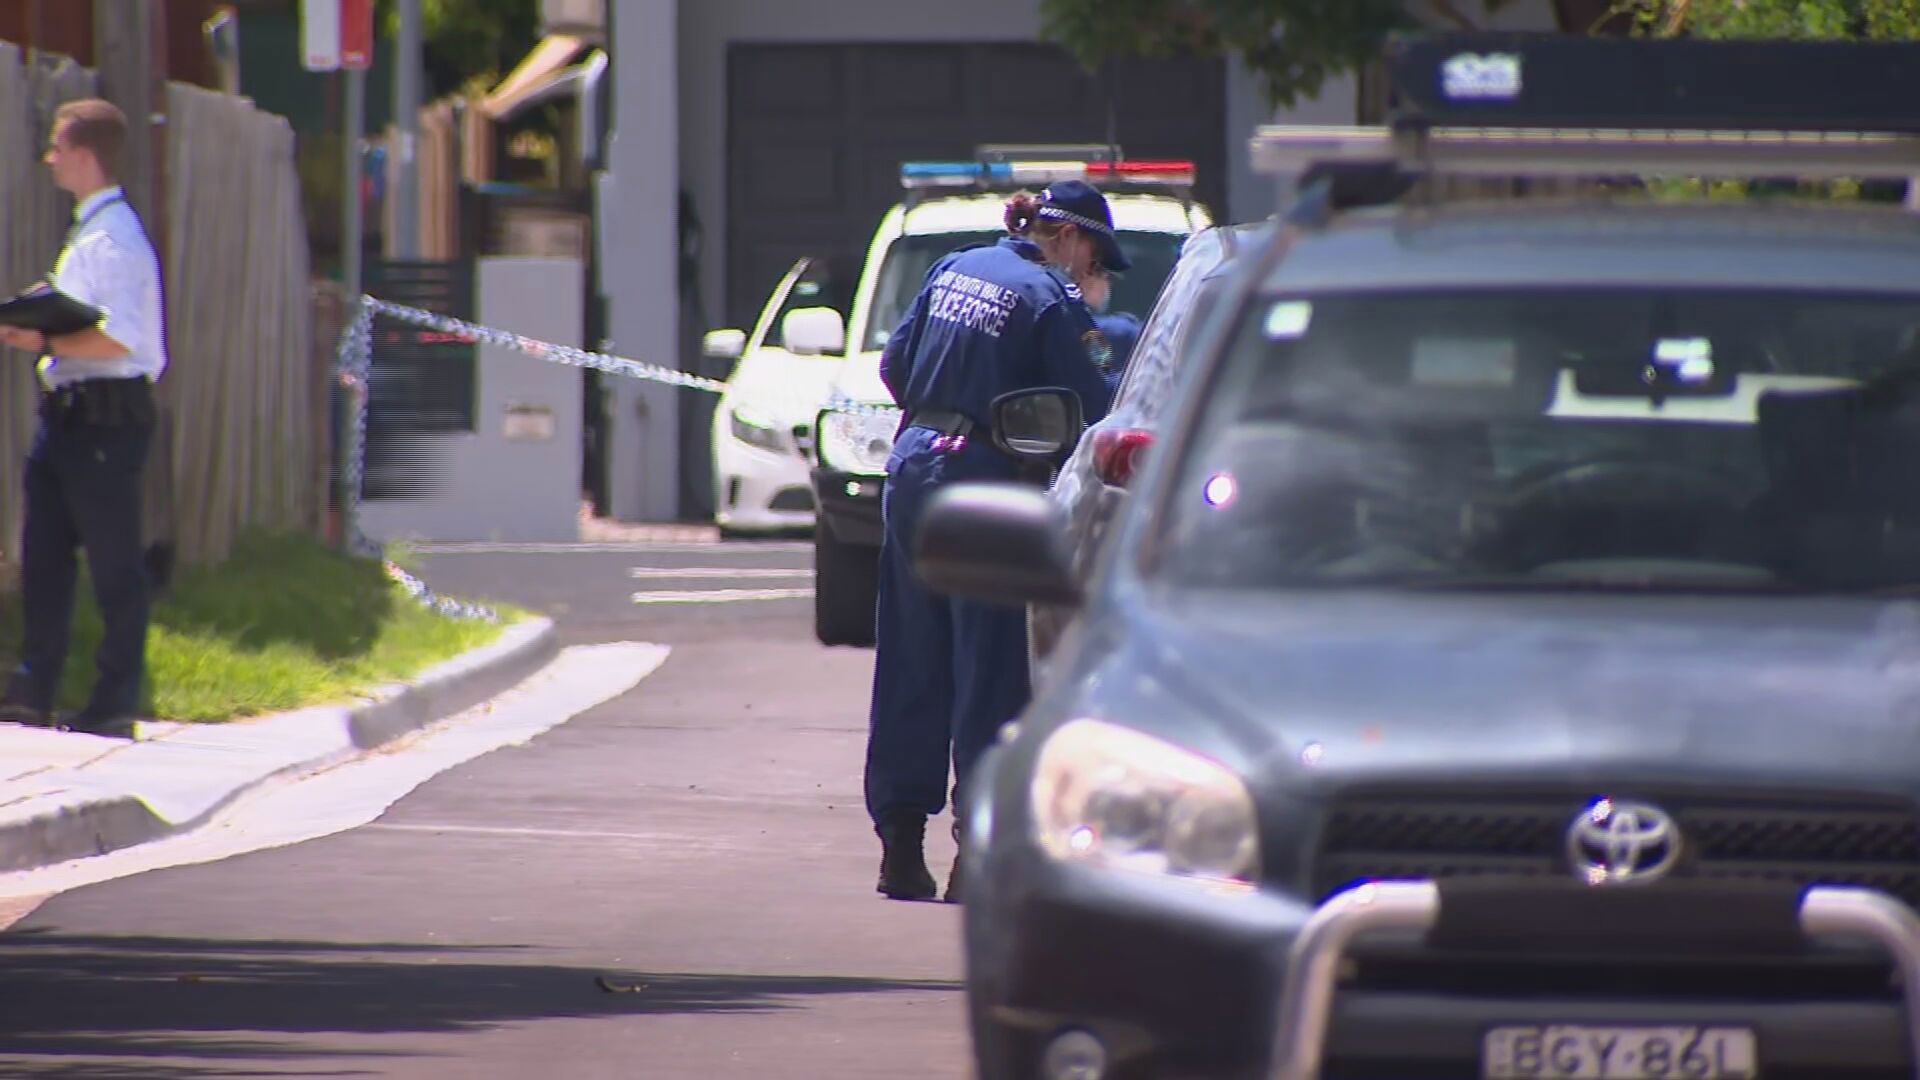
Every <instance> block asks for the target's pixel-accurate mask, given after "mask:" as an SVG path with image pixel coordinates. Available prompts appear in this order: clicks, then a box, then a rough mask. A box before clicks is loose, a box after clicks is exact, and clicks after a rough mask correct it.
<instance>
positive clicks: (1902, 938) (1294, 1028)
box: [1272, 881, 1920, 1080]
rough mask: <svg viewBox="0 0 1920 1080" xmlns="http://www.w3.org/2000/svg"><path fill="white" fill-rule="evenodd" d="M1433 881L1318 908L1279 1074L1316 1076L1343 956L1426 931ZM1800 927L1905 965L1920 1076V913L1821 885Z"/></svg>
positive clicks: (1302, 953) (1305, 936)
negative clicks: (1864, 945) (1379, 939)
mask: <svg viewBox="0 0 1920 1080" xmlns="http://www.w3.org/2000/svg"><path fill="white" fill-rule="evenodd" d="M1440 905H1441V891H1440V886H1439V885H1438V883H1436V882H1432V881H1374V882H1367V883H1364V884H1361V885H1356V886H1354V887H1352V888H1349V889H1347V890H1345V891H1343V892H1339V893H1336V894H1334V895H1333V896H1331V897H1329V898H1328V899H1327V900H1326V902H1324V903H1322V904H1321V905H1320V906H1319V907H1317V908H1315V909H1314V912H1313V914H1312V915H1311V916H1309V917H1308V918H1307V921H1306V923H1305V924H1304V925H1303V926H1302V927H1301V929H1300V933H1299V934H1298V935H1297V936H1296V937H1295V938H1294V940H1293V946H1292V948H1291V949H1290V950H1289V952H1288V955H1287V967H1286V975H1285V978H1284V980H1283V982H1282V986H1281V996H1280V1012H1279V1020H1278V1024H1277V1025H1276V1030H1275V1034H1274V1049H1273V1063H1274V1067H1273V1073H1272V1075H1273V1077H1274V1080H1317V1078H1318V1077H1319V1075H1320V1067H1321V1060H1322V1058H1323V1056H1324V1055H1325V1052H1326V1043H1327V1033H1328V1029H1329V1028H1330V1026H1331V1021H1332V1015H1333V996H1334V984H1335V982H1336V981H1337V979H1338V975H1339V970H1340V962H1341V961H1342V960H1343V959H1345V958H1346V955H1347V952H1348V949H1349V947H1350V946H1351V945H1352V944H1353V942H1354V941H1355V940H1357V939H1358V938H1360V937H1362V936H1365V935H1369V934H1375V933H1378V932H1381V931H1421V932H1424V931H1427V930H1430V929H1432V928H1433V926H1434V924H1435V923H1437V922H1438V921H1439V918H1440ZM1799 926H1800V930H1801V932H1802V933H1803V934H1805V935H1806V936H1807V938H1808V939H1809V940H1811V941H1815V942H1823V943H1824V942H1839V941H1859V940H1862V939H1864V940H1866V941H1870V942H1872V943H1874V944H1876V945H1878V946H1880V947H1881V948H1882V949H1884V950H1885V951H1886V953H1887V954H1888V955H1889V956H1891V957H1892V958H1893V960H1894V962H1895V963H1896V964H1897V965H1898V966H1899V973H1900V980H1901V987H1902V990H1903V992H1904V994H1905V1003H1906V1012H1907V1040H1908V1045H1909V1046H1910V1047H1911V1050H1912V1055H1913V1060H1914V1062H1915V1063H1916V1070H1917V1071H1916V1074H1915V1075H1916V1076H1920V992H1916V988H1920V915H1915V914H1914V912H1913V909H1911V908H1909V907H1908V906H1907V905H1906V904H1905V903H1902V902H1901V901H1900V900H1899V899H1898V898H1896V897H1894V896H1892V895H1889V894H1888V893H1885V892H1881V891H1880V890H1878V889H1863V888H1853V887H1844V886H1828V885H1819V886H1814V887H1812V888H1809V889H1808V890H1807V891H1806V892H1805V894H1804V895H1803V896H1802V898H1801V900H1800V906H1799Z"/></svg>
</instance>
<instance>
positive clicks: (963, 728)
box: [866, 181, 1124, 896]
mask: <svg viewBox="0 0 1920 1080" xmlns="http://www.w3.org/2000/svg"><path fill="white" fill-rule="evenodd" d="M1049 206H1053V207H1055V208H1056V211H1055V214H1053V215H1049V214H1048V213H1047V207H1049ZM1041 214H1042V216H1043V217H1046V216H1060V217H1065V218H1066V219H1067V220H1071V221H1073V222H1074V223H1075V224H1079V225H1081V226H1082V228H1083V229H1088V228H1089V226H1088V225H1087V224H1085V222H1086V221H1087V220H1088V219H1092V221H1093V223H1094V224H1097V225H1100V226H1101V227H1102V228H1104V229H1105V230H1106V231H1105V234H1104V237H1105V241H1106V242H1105V243H1104V244H1103V245H1102V247H1103V248H1104V249H1108V250H1109V252H1110V254H1109V256H1108V259H1109V260H1116V259H1117V260H1119V261H1121V262H1123V263H1124V256H1123V255H1121V254H1120V252H1119V248H1118V245H1117V244H1114V243H1113V242H1112V225H1111V217H1110V215H1109V212H1108V210H1107V207H1106V201H1105V199H1104V198H1102V197H1101V196H1100V194H1099V193H1098V192H1097V191H1095V190H1094V189H1093V188H1091V187H1089V186H1088V185H1086V184H1084V183H1079V182H1072V181H1068V182H1061V183H1057V184H1054V185H1053V186H1052V187H1050V188H1048V190H1047V193H1046V195H1045V196H1043V197H1042V201H1041ZM1096 214H1097V215H1098V217H1097V218H1096V217H1094V215H1096ZM1069 215H1070V216H1069ZM1089 231H1093V230H1091V229H1089ZM1119 370H1120V369H1119V367H1118V365H1117V364H1115V363H1114V359H1113V353H1112V348H1111V346H1110V345H1109V344H1108V343H1107V341H1106V340H1105V337H1104V336H1103V334H1102V333H1101V331H1100V330H1099V328H1098V327H1097V326H1096V325H1095V323H1094V319H1093V315H1092V313H1091V312H1090V311H1088V309H1087V306H1086V304H1085V303H1084V301H1083V300H1082V299H1081V296H1080V290H1079V289H1078V287H1076V286H1075V285H1074V284H1073V282H1072V281H1071V280H1069V279H1068V278H1067V277H1066V276H1065V275H1064V274H1063V273H1061V272H1060V271H1059V270H1056V269H1054V268H1052V267H1050V266H1047V265H1046V264H1045V263H1044V261H1043V258H1042V255H1041V250H1040V248H1039V246H1038V245H1037V244H1035V243H1034V242H1032V241H1031V240H1028V239H1025V238H1022V237H1015V236H1009V237H1005V238H1003V239H1001V240H1000V241H999V242H998V243H995V244H991V245H985V246H979V247H975V248H972V249H962V250H959V251H955V252H952V253H950V254H948V255H946V256H945V257H943V258H941V259H940V260H938V261H937V262H935V263H934V265H933V267H932V268H931V269H930V270H929V271H928V273H927V278H926V281H925V283H924V284H923V286H922V288H921V291H920V293H919V295H918V296H917V297H915V299H914V301H913V303H912V305H911V306H910V307H909V309H908V311H907V314H906V316H905V318H903V319H902V321H901V323H900V326H899V328H898V329H897V330H896V331H895V332H894V334H893V336H892V337H890V338H889V339H888V342H887V346H886V349H885V351H884V352H883V354H882V356H881V361H880V377H881V379H882V380H883V381H884V382H885V383H886V385H887V389H888V390H889V391H890V392H891V393H892V394H893V397H894V400H895V402H897V403H898V404H899V405H900V407H901V408H902V410H903V411H904V413H905V416H904V418H903V421H902V428H901V431H900V434H899V437H898V438H897V439H896V440H895V443H894V448H893V453H892V456H891V457H890V458H889V459H888V461H887V479H886V484H885V487H884V489H883V491H882V495H881V512H882V516H883V520H884V526H885V532H884V539H883V541H882V545H881V551H880V581H879V610H878V612H877V626H876V641H877V651H876V656H875V666H874V680H873V703H872V712H871V715H870V718H869V719H870V728H869V736H868V744H867V761H866V797H867V810H868V812H869V814H871V815H872V818H873V820H874V823H875V826H876V830H877V831H878V832H879V833H880V835H881V837H882V838H883V839H885V840H888V844H889V851H890V852H891V851H892V850H893V849H894V843H893V840H892V838H891V837H892V836H894V835H896V834H894V833H890V831H889V830H890V829H898V828H906V829H909V830H911V831H912V835H911V836H910V837H908V838H907V844H906V846H907V847H910V849H911V850H912V852H913V855H914V857H915V872H914V873H913V875H912V876H913V877H914V878H916V879H925V881H924V885H922V886H919V887H917V888H914V889H910V890H907V892H910V893H921V892H924V894H925V895H928V896H930V895H931V890H932V882H931V879H930V878H929V877H928V876H927V875H926V871H925V869H924V863H921V862H919V861H918V860H919V858H920V855H919V845H920V841H921V830H924V828H925V819H926V818H928V817H931V816H933V815H936V814H938V813H939V812H940V811H941V810H942V808H943V807H944V805H945V803H946V784H947V765H948V760H949V756H951V760H952V763H953V771H954V778H955V783H954V792H955V798H956V799H958V797H959V795H960V793H961V792H962V790H963V785H964V783H965V781H966V778H967V774H968V771H969V769H970V768H971V767H972V765H973V763H974V761H975V760H977V759H978V758H979V756H980V754H981V753H982V752H984V751H985V750H986V749H987V747H988V746H990V745H991V744H992V741H993V739H994V736H995V733H996V732H997V731H998V730H999V728H1000V726H1001V725H1002V724H1004V723H1005V722H1007V721H1009V720H1012V719H1013V718H1014V717H1015V716H1016V715H1017V714H1018V713H1019V711H1020V710H1021V708H1023V707H1024V705H1025V704H1026V700H1027V696H1028V685H1027V638H1026V614H1025V612H1024V611H1022V610H1020V609H1018V608H1013V607H1006V606H998V605H990V604H983V603H979V602H975V601H969V600H964V599H958V598H949V597H946V596H943V595H938V594H935V593H933V592H931V591H930V590H928V589H927V588H926V586H924V585H923V584H922V583H921V582H920V580H919V579H918V577H917V576H916V575H915V573H914V570H913V567H912V541H913V537H914V534H915V532H916V530H917V529H918V528H919V524H920V517H921V513H922V511H923V510H924V508H925V507H926V505H927V503H928V501H929V500H930V499H931V498H932V496H933V494H934V492H935V491H936V490H937V489H938V488H940V487H941V486H942V485H944V484H949V483H955V482H961V481H975V480H1013V479H1017V478H1018V475H1019V466H1018V464H1017V463H1016V462H1015V461H1014V459H1012V458H1011V457H1009V456H1007V455H1006V454H1004V453H1002V452H1001V451H1000V450H999V449H998V448H996V447H995V446H994V445H993V443H992V440H991V438H990V435H989V431H988V425H989V423H990V422H991V416H990V415H989V406H990V404H991V403H992V401H993V400H994V399H995V398H996V397H999V396H1000V395H1002V394H1006V393H1011V392H1013V391H1017V390H1022V389H1028V388H1033V387H1040V386H1059V387H1064V388H1067V389H1070V390H1073V391H1074V392H1076V393H1077V394H1078V395H1079V397H1080V400H1081V406H1082V408H1083V410H1084V412H1085V414H1086V417H1087V420H1088V421H1089V422H1092V421H1094V420H1098V419H1099V418H1100V417H1102V416H1104V415H1105V414H1106V410H1107V408H1108V406H1109V404H1110V403H1111V400H1112V396H1113V387H1114V385H1115V383H1116V382H1117V380H1118V373H1119ZM888 880H889V878H888V873H887V868H886V865H884V864H883V867H882V882H881V891H882V892H885V893H888V894H889V895H895V896H899V895H903V893H902V892H900V891H896V890H895V889H892V888H889V886H888ZM950 892H951V889H950Z"/></svg>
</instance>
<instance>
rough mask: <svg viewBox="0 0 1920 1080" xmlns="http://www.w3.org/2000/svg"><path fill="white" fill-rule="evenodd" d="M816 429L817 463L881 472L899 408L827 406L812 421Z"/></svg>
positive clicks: (890, 450)
mask: <svg viewBox="0 0 1920 1080" xmlns="http://www.w3.org/2000/svg"><path fill="white" fill-rule="evenodd" d="M815 427H816V430H818V431H819V437H818V446H819V447H820V464H822V465H825V466H826V467H827V468H829V469H840V470H843V471H845V472H850V473H861V474H864V475H867V476H883V475H885V474H886V471H887V455H889V454H891V453H893V434H894V432H895V431H897V430H898V429H899V427H900V414H899V411H898V410H888V412H887V413H884V414H882V413H868V412H857V413H856V412H838V411H836V410H834V409H826V410H823V411H822V412H821V413H820V419H819V421H818V423H817V424H816V425H815Z"/></svg>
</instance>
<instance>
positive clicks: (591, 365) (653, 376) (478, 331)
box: [361, 296, 900, 418]
mask: <svg viewBox="0 0 1920 1080" xmlns="http://www.w3.org/2000/svg"><path fill="white" fill-rule="evenodd" d="M361 311H362V313H363V316H362V317H363V318H364V319H366V320H367V342H366V351H367V354H368V363H369V364H371V351H372V323H371V318H372V317H373V316H384V317H386V318H389V319H393V320H395V321H397V322H403V323H408V324H411V325H413V326H417V327H420V328H421V329H424V330H431V331H433V332H434V333H437V334H442V335H444V336H446V337H449V338H452V339H454V340H456V341H460V342H463V343H468V344H475V345H491V346H494V347H496V348H501V349H510V350H512V351H515V352H519V353H524V354H526V355H528V356H531V357H534V358H536V359H539V360H545V361H547V362H549V363H554V364H564V365H566V366H569V367H577V368H587V369H591V370H593V371H599V372H604V373H606V374H609V375H622V376H626V377H628V378H634V379H645V380H647V381H649V382H657V383H664V384H666V385H668V386H680V387H685V388H687V389H690V390H705V391H707V392H708V393H711V394H723V393H725V392H726V390H727V383H726V382H724V381H723V380H720V379H710V378H708V377H706V376H704V375H695V374H693V373H691V372H686V371H681V370H679V369H678V368H670V367H662V366H661V365H659V364H647V363H642V362H641V361H639V360H629V359H627V358H626V357H624V356H614V355H612V354H610V353H602V352H593V351H591V350H588V349H580V348H575V347H574V346H572V345H558V344H555V343H553V342H551V341H541V340H539V339H537V338H530V337H527V336H526V335H524V334H516V333H513V332H512V331H510V330H498V329H495V328H493V327H490V326H481V325H480V324H478V323H472V322H468V321H466V320H465V319H456V318H454V317H452V316H450V315H441V314H438V313H437V312H432V311H427V310H424V309H422V308H416V307H407V306H406V305H404V304H395V303H390V302H388V301H386V300H381V299H379V298H377V297H373V296H367V297H363V298H362V300H361ZM755 400H756V401H766V400H767V395H763V394H756V395H755ZM795 403H797V404H799V405H801V406H802V407H803V408H806V409H818V410H819V411H824V412H837V413H849V414H852V415H855V416H879V417H888V418H892V417H897V416H899V415H900V410H899V409H898V408H896V407H895V406H892V405H874V404H868V403H864V402H856V401H849V400H847V399H845V398H831V399H828V400H825V401H815V400H812V399H808V400H806V401H800V402H789V403H788V404H795Z"/></svg>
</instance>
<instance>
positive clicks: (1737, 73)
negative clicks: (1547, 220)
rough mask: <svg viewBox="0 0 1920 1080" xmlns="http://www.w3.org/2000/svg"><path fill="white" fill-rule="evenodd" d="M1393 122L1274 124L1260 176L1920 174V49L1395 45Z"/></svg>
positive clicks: (1597, 43)
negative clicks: (1334, 169) (1332, 172)
mask: <svg viewBox="0 0 1920 1080" xmlns="http://www.w3.org/2000/svg"><path fill="white" fill-rule="evenodd" d="M1386 61H1387V71H1388V75H1389V76H1390V78H1391V80H1392V82H1393V87H1394V92H1395V99H1394V102H1393V107H1392V116H1391V119H1390V122H1389V124H1388V125H1387V126H1384V127H1301V126H1278V125H1276V126H1268V127H1262V128H1260V129H1259V131H1258V132H1257V133H1256V134H1255V136H1254V138H1253V141H1252V147H1251V149H1252V155H1253V160H1254V164H1255V167H1256V168H1259V169H1260V170H1262V171H1264V172H1269V173H1292V174H1301V173H1305V172H1306V171H1308V169H1309V168H1312V167H1313V166H1316V165H1319V166H1322V167H1326V166H1340V165H1345V166H1353V167H1357V166H1361V165H1381V164H1388V163H1391V164H1395V165H1397V166H1399V167H1400V168H1402V169H1405V170H1408V171H1409V172H1413V173H1422V172H1432V173H1444V174H1452V175H1458V176H1489V177H1514V176H1584V177H1593V176H1607V175H1625V174H1648V173H1653V174H1660V173H1666V174H1676V175H1688V176H1703V177H1757V176H1794V177H1803V178H1807V179H1816V178H1819V179H1829V178H1838V177H1854V178H1859V179H1868V178H1900V179H1906V178H1910V177H1913V176H1920V106H1916V105H1915V104H1914V102H1916V101H1920V44H1916V43H1907V42H1899V43H1886V42H1874V43H1833V42H1773V41H1768V42H1760V41H1737V42H1727V41H1690V40H1689V41H1647V40H1644V39H1633V40H1619V39H1604V38H1586V37H1580V36H1577V35H1561V34H1515V33H1505V34H1497V33H1470V34H1447V35H1440V36H1436V37H1432V38H1426V39H1395V40H1393V41H1391V42H1389V45H1388V48H1387V56H1386Z"/></svg>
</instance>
